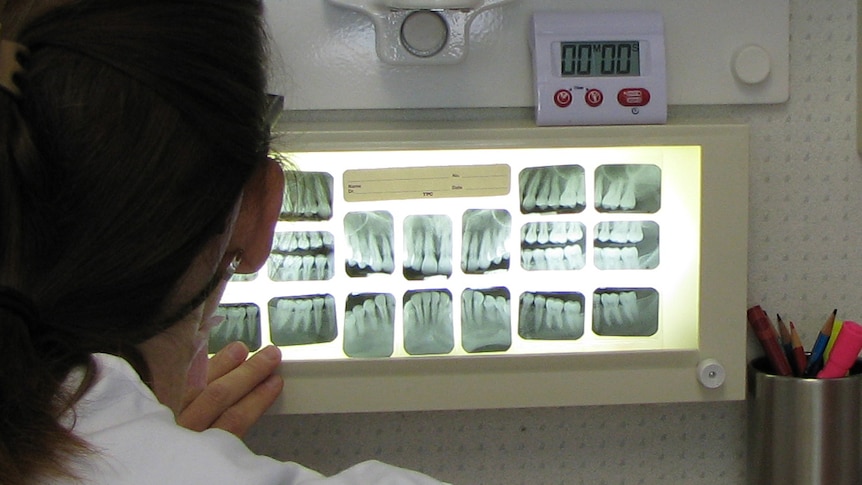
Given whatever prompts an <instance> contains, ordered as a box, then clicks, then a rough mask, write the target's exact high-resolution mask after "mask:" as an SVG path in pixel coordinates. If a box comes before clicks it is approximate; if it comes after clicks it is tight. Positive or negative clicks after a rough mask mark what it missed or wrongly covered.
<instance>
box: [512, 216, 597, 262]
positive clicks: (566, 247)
mask: <svg viewBox="0 0 862 485" xmlns="http://www.w3.org/2000/svg"><path fill="white" fill-rule="evenodd" d="M584 245H585V240H584V225H583V224H581V223H580V222H574V221H561V222H528V223H527V224H524V225H523V226H521V267H522V268H524V269H525V270H527V271H538V270H575V269H582V268H583V267H584V265H585V264H586V261H585V259H584Z"/></svg>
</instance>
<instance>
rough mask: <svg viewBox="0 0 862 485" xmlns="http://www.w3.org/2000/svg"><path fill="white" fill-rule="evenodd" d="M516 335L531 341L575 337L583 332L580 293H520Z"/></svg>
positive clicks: (570, 338)
mask: <svg viewBox="0 0 862 485" xmlns="http://www.w3.org/2000/svg"><path fill="white" fill-rule="evenodd" d="M518 335H520V336H521V337H522V338H525V339H534V340H577V339H579V338H581V337H582V336H583V335H584V295H582V294H580V293H561V292H550V293H532V292H526V293H522V294H521V302H520V316H519V318H518Z"/></svg>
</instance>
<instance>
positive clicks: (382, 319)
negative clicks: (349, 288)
mask: <svg viewBox="0 0 862 485" xmlns="http://www.w3.org/2000/svg"><path fill="white" fill-rule="evenodd" d="M345 308H346V310H345V314H344V353H345V354H346V355H347V356H348V357H362V358H377V357H389V356H391V355H392V348H393V344H394V343H395V297H393V296H392V295H390V294H388V293H365V294H352V295H350V296H348V297H347V305H346V307H345Z"/></svg>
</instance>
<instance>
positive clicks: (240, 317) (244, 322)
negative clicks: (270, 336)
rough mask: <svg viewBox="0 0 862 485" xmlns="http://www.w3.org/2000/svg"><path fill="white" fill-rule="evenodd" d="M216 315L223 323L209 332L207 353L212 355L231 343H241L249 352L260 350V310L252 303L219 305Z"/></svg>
mask: <svg viewBox="0 0 862 485" xmlns="http://www.w3.org/2000/svg"><path fill="white" fill-rule="evenodd" d="M215 314H216V315H219V316H222V317H224V321H223V322H222V323H220V324H218V325H216V326H215V327H213V328H212V330H210V338H209V342H208V352H209V353H211V354H214V353H216V352H218V351H219V350H221V349H222V348H224V347H225V346H226V345H228V344H229V343H231V342H235V341H237V340H239V341H241V342H243V343H244V344H245V345H246V346H247V347H248V348H249V349H250V350H252V351H254V350H257V349H259V348H260V308H259V307H258V306H257V305H255V304H253V303H237V304H234V303H230V304H224V305H219V306H218V308H217V309H216V311H215Z"/></svg>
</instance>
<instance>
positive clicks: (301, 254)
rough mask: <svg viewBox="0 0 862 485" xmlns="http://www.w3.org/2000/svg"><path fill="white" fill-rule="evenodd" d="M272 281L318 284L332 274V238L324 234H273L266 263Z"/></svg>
mask: <svg viewBox="0 0 862 485" xmlns="http://www.w3.org/2000/svg"><path fill="white" fill-rule="evenodd" d="M268 267H269V278H270V279H271V280H273V281H320V280H328V279H331V278H332V275H333V272H334V260H333V238H332V234H330V233H328V232H325V231H293V232H279V233H276V234H275V237H273V242H272V251H271V252H270V255H269V259H268Z"/></svg>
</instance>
